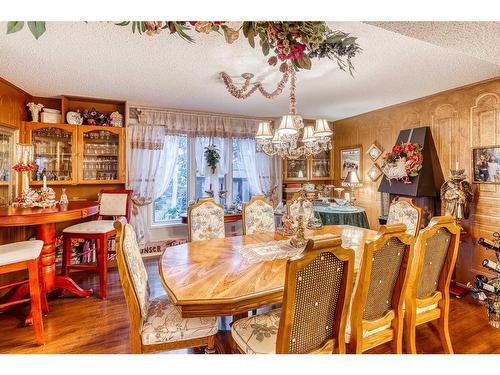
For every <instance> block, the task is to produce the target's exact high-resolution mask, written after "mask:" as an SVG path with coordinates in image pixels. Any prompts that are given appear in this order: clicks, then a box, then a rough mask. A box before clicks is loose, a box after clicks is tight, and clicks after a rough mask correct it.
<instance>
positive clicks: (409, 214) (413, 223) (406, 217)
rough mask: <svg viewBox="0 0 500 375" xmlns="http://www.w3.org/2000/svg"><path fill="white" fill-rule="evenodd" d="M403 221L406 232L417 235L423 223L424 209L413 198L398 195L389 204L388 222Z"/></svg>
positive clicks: (396, 222)
mask: <svg viewBox="0 0 500 375" xmlns="http://www.w3.org/2000/svg"><path fill="white" fill-rule="evenodd" d="M398 223H403V224H405V225H406V233H408V234H411V235H412V236H416V235H417V234H418V232H419V230H420V226H421V225H422V209H421V208H420V207H418V206H417V205H416V204H415V201H414V200H413V199H411V198H405V197H396V198H394V200H393V201H392V203H391V205H390V206H389V215H388V216H387V224H388V225H389V224H398Z"/></svg>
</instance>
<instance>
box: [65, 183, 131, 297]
mask: <svg viewBox="0 0 500 375" xmlns="http://www.w3.org/2000/svg"><path fill="white" fill-rule="evenodd" d="M132 192H133V191H132V190H101V192H100V193H99V215H98V217H97V220H93V221H87V222H84V223H80V224H76V225H72V226H70V227H67V228H65V229H64V230H63V261H62V275H64V276H68V275H69V271H70V269H80V270H89V271H96V270H97V271H98V272H99V296H100V298H102V299H105V298H106V284H107V274H108V240H109V239H111V238H114V237H115V235H116V231H115V228H114V227H113V223H114V221H115V219H116V218H118V217H125V219H126V220H127V222H129V220H130V209H131V205H132ZM106 217H111V218H112V220H109V219H108V220H105V218H106ZM73 239H84V240H95V242H96V253H97V267H95V266H92V265H89V264H71V240H73ZM91 251H92V250H88V251H85V252H84V253H83V254H80V255H84V254H87V253H89V252H91Z"/></svg>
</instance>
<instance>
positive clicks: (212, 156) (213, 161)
mask: <svg viewBox="0 0 500 375" xmlns="http://www.w3.org/2000/svg"><path fill="white" fill-rule="evenodd" d="M205 160H206V161H207V165H208V166H209V167H210V169H211V170H212V174H214V173H215V169H216V168H217V164H218V163H219V160H220V154H219V150H217V147H216V146H215V145H214V144H213V143H211V144H209V145H208V146H207V147H205Z"/></svg>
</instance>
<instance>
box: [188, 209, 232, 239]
mask: <svg viewBox="0 0 500 375" xmlns="http://www.w3.org/2000/svg"><path fill="white" fill-rule="evenodd" d="M189 221H190V225H191V228H190V230H191V241H201V240H210V239H213V238H224V237H225V236H226V233H225V230H224V209H223V208H222V207H219V206H217V205H216V204H215V203H213V202H205V203H203V204H201V205H200V206H198V207H195V208H193V209H192V210H191V216H190V218H189Z"/></svg>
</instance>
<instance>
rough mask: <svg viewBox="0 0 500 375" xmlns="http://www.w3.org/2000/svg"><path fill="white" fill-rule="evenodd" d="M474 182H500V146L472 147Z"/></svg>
mask: <svg viewBox="0 0 500 375" xmlns="http://www.w3.org/2000/svg"><path fill="white" fill-rule="evenodd" d="M472 171H473V173H472V182H473V183H476V184H500V146H489V147H478V148H473V149H472Z"/></svg>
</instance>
